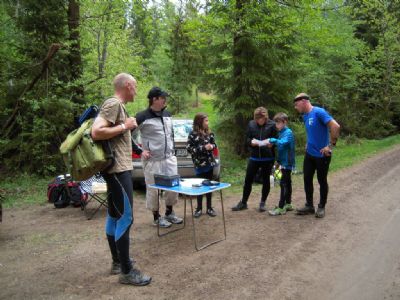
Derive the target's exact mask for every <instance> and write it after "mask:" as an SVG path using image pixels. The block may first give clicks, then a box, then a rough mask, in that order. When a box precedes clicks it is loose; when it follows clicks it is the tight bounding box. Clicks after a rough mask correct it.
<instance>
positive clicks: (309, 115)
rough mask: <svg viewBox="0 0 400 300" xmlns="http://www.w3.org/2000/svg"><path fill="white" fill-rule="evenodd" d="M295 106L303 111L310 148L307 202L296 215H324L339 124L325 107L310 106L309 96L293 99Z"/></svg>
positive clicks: (306, 172) (306, 160)
mask: <svg viewBox="0 0 400 300" xmlns="http://www.w3.org/2000/svg"><path fill="white" fill-rule="evenodd" d="M294 108H295V109H296V110H297V111H298V112H299V113H301V114H303V121H304V125H305V127H306V133H307V147H306V154H305V156H304V164H303V172H304V190H305V193H306V204H305V206H304V207H302V208H299V209H297V214H299V215H307V214H314V213H315V216H316V217H317V218H323V217H324V216H325V205H326V201H327V198H328V179H327V177H328V170H329V164H330V162H331V157H332V149H333V147H334V146H335V145H336V141H337V139H338V137H339V132H340V125H339V124H338V123H337V122H336V121H335V120H334V119H333V118H332V116H331V115H330V114H329V113H328V112H327V111H326V110H325V109H323V108H321V107H315V106H312V105H311V102H310V96H308V95H307V94H305V93H300V94H298V95H297V96H296V97H295V98H294ZM315 171H317V179H318V183H319V187H320V201H319V204H318V208H317V211H315V208H314V203H313V193H314V187H313V178H314V174H315Z"/></svg>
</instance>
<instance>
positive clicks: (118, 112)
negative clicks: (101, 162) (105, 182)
mask: <svg viewBox="0 0 400 300" xmlns="http://www.w3.org/2000/svg"><path fill="white" fill-rule="evenodd" d="M99 116H100V117H102V118H103V119H105V120H107V121H108V122H110V123H111V124H112V125H111V126H119V125H120V124H122V123H124V121H125V119H126V118H127V117H128V114H127V112H126V109H125V106H124V104H123V103H122V102H121V101H119V100H118V99H117V98H109V99H107V100H106V101H105V102H104V103H103V105H102V106H101V109H100V113H99ZM110 142H111V147H112V149H113V150H114V153H115V163H114V165H113V166H112V167H111V168H110V169H108V170H107V173H119V172H123V171H128V170H132V142H131V131H130V130H126V131H125V132H124V133H123V134H119V135H117V136H115V137H113V138H112V139H111V140H110Z"/></svg>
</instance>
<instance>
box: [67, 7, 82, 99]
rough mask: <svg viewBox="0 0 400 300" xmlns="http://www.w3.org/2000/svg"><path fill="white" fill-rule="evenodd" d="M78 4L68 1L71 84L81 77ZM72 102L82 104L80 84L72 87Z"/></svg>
mask: <svg viewBox="0 0 400 300" xmlns="http://www.w3.org/2000/svg"><path fill="white" fill-rule="evenodd" d="M79 19H80V12H79V2H78V1H76V0H69V1H68V30H69V40H70V42H71V44H70V53H69V57H68V60H69V65H70V72H71V78H70V80H71V81H72V82H74V81H78V80H80V79H81V77H82V57H81V43H80V36H79ZM71 92H72V101H73V102H74V103H83V102H84V101H83V99H84V87H83V85H82V84H81V83H76V84H74V85H72V91H71Z"/></svg>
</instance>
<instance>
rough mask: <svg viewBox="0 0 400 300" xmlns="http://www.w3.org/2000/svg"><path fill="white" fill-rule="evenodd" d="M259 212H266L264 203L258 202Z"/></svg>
mask: <svg viewBox="0 0 400 300" xmlns="http://www.w3.org/2000/svg"><path fill="white" fill-rule="evenodd" d="M258 211H259V212H264V211H267V208H266V207H265V202H262V201H261V202H260V206H259V207H258Z"/></svg>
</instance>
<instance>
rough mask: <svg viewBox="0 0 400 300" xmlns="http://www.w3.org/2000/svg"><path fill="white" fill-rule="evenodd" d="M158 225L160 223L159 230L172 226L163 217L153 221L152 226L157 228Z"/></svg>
mask: <svg viewBox="0 0 400 300" xmlns="http://www.w3.org/2000/svg"><path fill="white" fill-rule="evenodd" d="M158 223H160V227H161V228H168V227H171V225H172V224H171V223H170V222H168V221H167V220H166V219H165V218H164V217H159V218H158V219H157V220H154V221H153V225H154V226H158Z"/></svg>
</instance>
